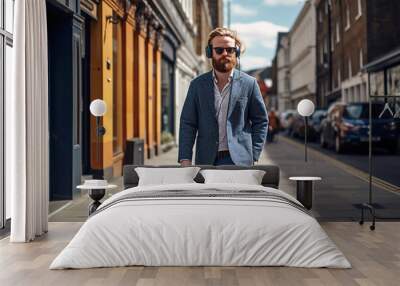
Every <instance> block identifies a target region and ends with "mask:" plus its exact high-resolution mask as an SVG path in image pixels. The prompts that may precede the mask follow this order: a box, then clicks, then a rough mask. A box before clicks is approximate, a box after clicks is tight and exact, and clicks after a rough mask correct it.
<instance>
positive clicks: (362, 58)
mask: <svg viewBox="0 0 400 286" xmlns="http://www.w3.org/2000/svg"><path fill="white" fill-rule="evenodd" d="M363 65H364V57H363V50H362V49H361V50H360V69H362V67H363Z"/></svg>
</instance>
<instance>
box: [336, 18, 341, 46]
mask: <svg viewBox="0 0 400 286" xmlns="http://www.w3.org/2000/svg"><path fill="white" fill-rule="evenodd" d="M339 42H340V31H339V22H336V43H339Z"/></svg>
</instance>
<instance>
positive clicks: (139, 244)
mask: <svg viewBox="0 0 400 286" xmlns="http://www.w3.org/2000/svg"><path fill="white" fill-rule="evenodd" d="M209 188H215V189H217V190H221V191H224V190H229V191H232V190H237V191H239V190H242V191H243V190H262V191H265V192H268V193H270V194H274V195H278V196H282V197H284V198H288V199H290V200H291V201H292V202H294V203H297V204H299V202H297V201H296V200H295V199H293V198H292V197H291V196H289V195H287V194H285V193H284V192H282V191H280V190H277V189H273V188H266V187H262V186H254V185H238V184H196V183H194V184H179V185H164V186H147V187H135V188H131V189H127V190H125V191H122V192H120V193H118V194H116V195H114V196H112V197H111V198H109V199H107V200H106V201H105V202H104V203H103V204H102V205H101V206H100V208H104V210H103V211H100V212H99V213H97V214H95V215H94V216H92V217H90V218H89V219H88V220H87V221H86V222H85V224H84V225H83V226H82V227H81V229H80V230H79V232H78V233H77V234H76V235H75V237H74V238H73V239H72V241H71V242H70V243H69V244H68V245H67V247H65V249H64V250H63V251H62V252H61V253H60V254H59V255H58V256H57V257H56V259H55V260H54V261H53V262H52V264H51V265H50V269H63V268H91V267H113V266H127V265H145V266H189V265H190V266H194V265H198V266H202V265H203V266H207V265H209V266H211V265H213V266H242V265H243V266H244V265H246V266H294V267H332V268H350V267H351V266H350V263H349V262H348V261H347V259H346V258H345V257H344V255H343V254H342V252H341V251H340V250H339V249H338V248H337V247H336V245H335V244H334V243H333V242H332V241H331V239H330V238H329V237H328V236H327V234H326V233H325V231H324V230H323V229H322V228H321V226H320V225H319V224H318V222H317V221H316V220H315V219H314V218H313V217H311V216H310V215H308V214H306V213H304V212H302V211H301V210H299V209H298V208H296V207H293V206H291V205H289V204H284V203H279V202H274V201H266V200H263V199H258V198H234V197H233V198H231V197H226V198H211V197H208V198H204V197H202V198H197V197H193V198H191V197H185V198H152V199H142V200H132V201H121V202H119V203H116V204H112V203H113V202H115V200H117V199H118V198H121V196H125V195H127V194H130V193H131V192H145V191H157V190H158V191H167V190H176V189H178V190H192V191H193V190H198V191H206V189H209ZM107 205H108V208H106V207H107Z"/></svg>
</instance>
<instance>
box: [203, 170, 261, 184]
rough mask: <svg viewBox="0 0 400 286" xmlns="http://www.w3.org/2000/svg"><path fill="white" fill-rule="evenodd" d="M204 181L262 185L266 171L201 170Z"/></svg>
mask: <svg viewBox="0 0 400 286" xmlns="http://www.w3.org/2000/svg"><path fill="white" fill-rule="evenodd" d="M200 174H201V175H202V176H203V177H204V183H206V184H212V183H227V184H228V183H231V184H232V183H233V184H246V185H261V182H262V179H263V177H264V175H265V171H261V170H201V171H200Z"/></svg>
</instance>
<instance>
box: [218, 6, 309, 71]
mask: <svg viewBox="0 0 400 286" xmlns="http://www.w3.org/2000/svg"><path fill="white" fill-rule="evenodd" d="M227 2H228V0H224V8H225V13H224V26H225V27H227V22H228V21H227V18H228V17H227V6H228V5H227ZM303 3H304V0H231V28H232V29H233V30H236V31H237V33H238V36H239V37H240V39H241V40H242V41H244V44H245V46H246V51H245V53H244V54H243V55H242V56H241V60H240V63H241V68H242V69H243V70H249V69H253V68H259V67H265V66H267V65H270V64H271V60H272V59H273V57H274V55H275V49H276V37H277V33H278V32H287V31H289V29H290V27H291V26H292V24H293V22H294V21H295V20H296V17H297V15H298V13H299V12H300V10H301V7H302V6H303Z"/></svg>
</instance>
